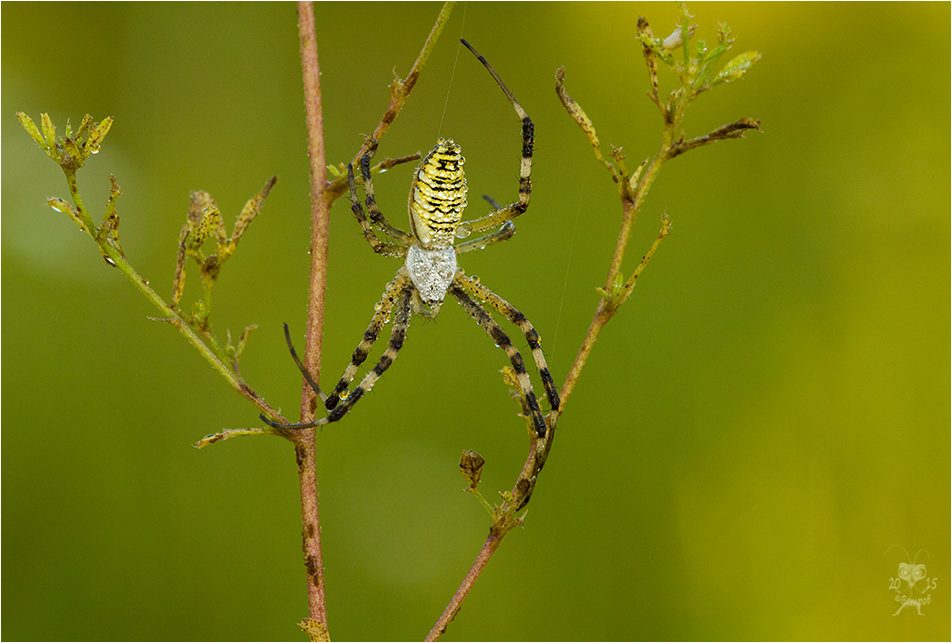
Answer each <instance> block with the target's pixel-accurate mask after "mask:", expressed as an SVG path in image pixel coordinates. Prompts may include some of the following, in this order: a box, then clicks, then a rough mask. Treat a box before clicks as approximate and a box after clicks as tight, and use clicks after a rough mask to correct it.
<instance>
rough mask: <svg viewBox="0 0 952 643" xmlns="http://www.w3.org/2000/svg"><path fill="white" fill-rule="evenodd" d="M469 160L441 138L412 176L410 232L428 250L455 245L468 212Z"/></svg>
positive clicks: (450, 143)
mask: <svg viewBox="0 0 952 643" xmlns="http://www.w3.org/2000/svg"><path fill="white" fill-rule="evenodd" d="M465 162H466V160H465V159H464V158H463V154H462V152H461V151H460V147H459V145H457V144H456V143H454V142H453V140H452V139H443V138H441V139H440V140H438V141H437V142H436V147H434V148H433V149H432V150H431V151H430V153H429V154H427V155H426V156H425V157H424V158H423V161H422V162H421V163H420V166H419V167H418V168H417V169H416V173H415V174H414V176H413V185H412V186H411V188H410V229H411V230H412V231H413V235H414V236H415V237H416V238H417V240H418V241H419V242H420V245H421V246H423V247H424V248H426V249H429V250H433V249H440V248H448V247H449V246H451V245H453V241H454V239H455V238H456V230H457V229H458V228H459V224H460V220H461V219H462V217H463V210H464V209H465V208H466V176H465V175H464V174H463V163H465Z"/></svg>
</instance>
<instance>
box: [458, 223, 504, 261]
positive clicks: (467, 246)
mask: <svg viewBox="0 0 952 643" xmlns="http://www.w3.org/2000/svg"><path fill="white" fill-rule="evenodd" d="M514 234H516V224H515V223H513V222H512V221H506V222H505V223H503V224H502V225H501V226H500V227H499V229H498V230H496V231H495V232H493V233H492V234H487V235H485V236H483V237H477V238H476V239H470V240H469V241H464V242H463V243H457V244H456V245H455V246H453V247H454V248H456V254H458V255H461V254H463V253H464V252H472V251H473V250H482V249H483V248H485V247H486V246H491V245H493V244H494V243H499V242H500V241H507V240H508V239H512V235H514Z"/></svg>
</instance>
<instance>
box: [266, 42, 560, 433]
mask: <svg viewBox="0 0 952 643" xmlns="http://www.w3.org/2000/svg"><path fill="white" fill-rule="evenodd" d="M462 43H463V44H464V45H465V46H466V47H467V48H468V49H469V50H470V51H472V52H473V54H475V55H476V57H477V58H478V59H479V61H480V62H481V63H482V64H483V66H485V67H486V69H487V70H488V71H489V73H490V74H492V77H493V78H494V79H495V80H496V83H497V84H498V85H499V87H500V89H502V91H503V93H504V94H505V95H506V97H507V98H508V99H509V102H511V103H512V106H513V107H514V108H515V110H516V113H517V114H518V115H519V118H520V119H522V163H521V165H520V169H519V199H518V200H517V201H515V202H514V203H510V204H509V205H507V206H505V207H501V206H499V204H497V203H496V202H495V201H492V200H491V199H488V200H489V202H490V204H492V206H493V208H494V211H493V212H491V213H490V214H488V215H486V216H484V217H481V218H478V219H475V220H473V221H467V222H462V213H463V209H464V208H465V207H466V177H465V176H464V174H463V163H464V162H465V161H464V159H463V155H462V153H461V151H460V147H459V145H457V144H456V143H454V142H453V141H452V140H451V139H442V138H441V139H439V140H438V141H437V143H436V147H434V148H433V150H432V151H430V153H429V154H427V155H426V156H425V157H424V158H423V160H422V161H421V162H420V165H419V167H417V169H416V171H415V173H414V177H413V185H412V186H411V188H410V203H409V209H410V232H409V233H408V232H405V231H403V230H401V229H399V228H396V227H394V226H393V225H391V224H390V223H389V222H388V221H387V219H386V218H385V217H384V215H383V213H382V212H380V210H379V208H378V207H377V201H376V199H375V198H374V188H373V181H372V180H371V176H370V159H371V157H372V156H373V154H374V152H375V151H376V142H374V143H373V145H372V146H371V149H370V150H369V151H368V152H367V154H365V155H364V156H363V157H362V158H361V159H360V174H361V178H362V179H363V185H364V192H365V199H364V203H365V205H366V208H367V212H366V214H365V213H364V208H363V207H362V206H361V203H360V201H359V200H358V198H357V189H356V181H355V177H354V168H353V166H348V168H347V171H348V172H347V174H348V177H347V178H348V182H349V184H350V201H351V209H352V210H353V212H354V216H355V217H356V218H357V221H358V223H359V224H360V227H361V229H362V230H363V234H364V238H365V239H366V240H367V243H369V244H370V247H371V248H373V250H374V252H376V253H378V254H382V255H385V256H392V257H402V258H404V264H403V266H402V267H401V268H400V269H399V270H398V271H397V274H396V277H394V279H393V281H391V282H390V283H388V284H387V287H386V289H385V290H384V293H383V297H382V298H381V299H380V301H379V302H378V303H377V305H376V306H375V307H374V310H375V312H374V316H373V319H372V320H371V322H370V325H369V326H368V327H367V330H366V331H365V332H364V338H363V341H361V342H360V344H359V345H358V346H357V348H356V350H354V354H353V357H352V358H351V361H350V365H348V366H347V368H346V370H345V371H344V374H343V375H342V376H341V378H340V381H339V382H338V383H337V385H336V386H335V387H334V390H333V391H331V393H330V394H329V395H325V394H324V393H323V392H322V391H321V389H320V387H319V386H318V385H317V383H316V382H315V381H314V379H313V378H312V377H311V375H310V374H309V373H308V372H307V369H306V368H304V366H303V364H301V361H300V360H299V359H298V357H297V355H296V354H295V352H294V348H293V346H291V340H290V336H289V335H288V332H287V326H285V336H286V337H287V339H288V346H289V348H290V350H291V355H292V357H293V358H294V361H295V363H297V365H298V368H300V369H301V372H302V373H303V374H304V377H305V379H306V380H307V381H308V383H309V384H310V386H311V388H313V389H314V391H315V392H316V393H317V394H318V396H319V397H320V398H321V399H322V400H323V401H324V405H325V407H326V408H327V409H328V411H330V412H329V413H328V414H327V416H325V417H323V418H320V419H317V420H314V421H313V422H306V423H300V424H279V423H275V422H273V421H272V420H269V419H268V418H266V417H264V416H262V419H263V420H264V421H265V422H267V423H268V424H269V425H271V426H274V427H277V428H285V429H302V428H309V427H313V426H319V425H323V424H327V423H329V422H335V421H337V420H339V419H341V418H342V417H343V416H344V415H345V414H346V413H347V412H348V411H350V409H352V408H353V407H354V405H355V404H356V403H357V401H358V400H360V398H361V397H363V396H364V394H365V393H367V392H368V391H370V390H371V389H372V388H373V386H374V384H376V383H377V380H378V379H379V378H380V376H381V375H383V373H384V371H386V370H387V369H388V368H389V367H390V365H391V364H392V363H393V360H394V359H396V357H397V353H398V352H399V351H400V348H401V347H402V346H403V341H404V338H405V336H406V332H407V327H408V326H409V324H410V316H411V314H420V315H424V316H427V317H434V316H435V315H436V314H437V312H439V310H440V307H441V306H442V304H443V299H444V298H445V297H446V294H447V293H449V294H450V295H452V296H453V297H455V298H456V299H457V300H458V301H459V303H460V304H461V305H462V307H463V309H464V310H465V311H466V312H467V313H469V315H470V316H471V317H472V318H473V319H474V320H475V321H476V323H477V324H478V325H479V326H481V327H482V328H483V330H485V331H486V333H487V334H488V335H489V336H490V337H491V338H492V339H493V341H494V342H495V343H496V345H497V346H499V347H500V348H502V349H503V350H504V351H506V354H507V355H508V356H509V360H510V362H511V363H512V368H513V371H515V375H516V380H517V381H518V385H519V388H520V389H521V390H520V392H521V395H522V402H523V407H524V408H525V409H526V410H527V412H528V414H529V416H530V418H531V420H532V425H533V427H534V428H535V430H536V432H537V433H538V435H539V436H540V437H544V436H545V434H546V424H545V420H544V418H543V416H542V411H541V410H540V409H539V403H538V401H537V400H536V396H535V393H534V392H533V389H532V382H531V381H530V379H529V375H528V373H527V372H526V367H525V364H524V362H523V359H522V356H521V355H520V354H519V351H518V350H516V348H515V347H514V346H513V345H512V342H511V341H510V340H509V336H508V335H506V333H505V331H504V330H503V329H502V327H501V326H500V325H499V324H498V323H496V321H495V320H494V319H493V318H492V316H491V315H490V313H489V312H488V311H487V310H486V309H485V308H484V307H483V303H486V304H489V306H490V307H491V308H492V309H494V310H496V311H498V312H499V313H501V314H502V315H504V316H505V317H506V318H507V319H509V321H511V322H512V323H513V324H515V325H516V326H518V327H519V330H520V331H522V333H523V334H524V335H525V337H526V341H527V342H528V344H529V349H530V350H531V351H532V358H533V360H534V361H535V363H536V366H537V367H538V369H539V375H540V378H541V380H542V385H543V386H544V387H545V393H546V396H547V397H548V401H549V406H550V407H551V408H552V410H557V409H558V408H559V394H558V391H557V390H556V388H555V384H554V383H553V381H552V376H551V375H550V374H549V369H548V367H547V366H546V362H545V356H544V355H543V354H542V349H541V348H540V337H539V333H537V332H536V330H535V328H533V327H532V324H531V323H530V322H529V320H528V319H526V317H525V315H523V314H522V313H521V312H519V311H518V310H517V309H516V308H515V307H513V306H512V305H510V304H509V303H508V302H507V301H506V300H505V299H503V298H502V297H500V296H499V295H497V294H495V293H494V292H492V291H491V290H489V289H488V288H486V287H485V286H483V285H482V284H481V283H480V282H479V280H478V279H477V278H475V277H469V276H467V275H466V274H465V273H464V272H463V271H462V270H460V269H458V268H457V265H456V256H457V255H458V254H462V253H464V252H469V251H471V250H482V249H483V248H485V247H486V246H488V245H490V244H494V243H498V242H500V241H505V240H506V239H509V238H510V237H512V235H513V233H514V232H515V225H514V224H513V222H512V219H514V218H515V217H517V216H519V215H520V214H522V213H523V212H525V211H526V209H527V208H528V207H529V196H530V193H531V191H532V184H531V181H530V172H531V169H532V146H533V137H534V135H533V125H532V120H530V118H529V115H528V114H527V113H526V111H525V110H524V109H523V108H522V106H521V105H520V104H519V103H518V101H516V99H515V98H514V97H513V95H512V93H511V92H510V91H509V89H508V88H507V87H506V85H505V84H504V83H503V82H502V80H501V79H500V78H499V76H498V75H497V74H496V72H495V71H493V69H492V67H490V66H489V63H488V62H486V59H485V58H483V57H482V56H481V55H480V54H479V53H478V52H477V51H476V50H475V49H473V47H472V46H471V45H470V44H469V43H467V42H466V41H465V40H463V41H462ZM490 229H495V231H493V232H490V233H488V234H484V235H483V236H478V237H477V238H475V239H472V240H469V241H463V242H460V243H456V244H455V245H454V242H455V241H456V239H457V238H459V239H463V238H465V237H468V236H469V235H470V234H472V233H474V232H475V233H479V232H483V231H488V230H490ZM378 231H379V232H382V233H383V234H385V235H386V237H388V238H389V239H390V240H389V241H385V240H382V239H381V238H380V236H378ZM391 317H392V319H393V329H392V331H391V333H390V344H389V346H387V349H386V350H385V351H384V353H383V355H382V356H381V357H380V360H379V361H378V362H377V364H376V366H374V367H373V369H371V370H370V371H368V372H367V373H366V374H365V375H364V377H363V379H362V380H361V381H360V383H359V384H358V385H357V387H356V388H354V389H353V390H351V389H350V384H351V382H352V381H353V379H354V377H355V375H356V374H357V369H358V367H359V366H360V365H361V364H362V363H363V362H364V360H366V359H367V356H368V355H369V353H370V349H371V347H372V346H373V344H374V342H376V341H377V338H378V336H379V334H380V331H381V329H382V328H383V326H384V324H386V323H387V321H388V320H389V319H390V318H391Z"/></svg>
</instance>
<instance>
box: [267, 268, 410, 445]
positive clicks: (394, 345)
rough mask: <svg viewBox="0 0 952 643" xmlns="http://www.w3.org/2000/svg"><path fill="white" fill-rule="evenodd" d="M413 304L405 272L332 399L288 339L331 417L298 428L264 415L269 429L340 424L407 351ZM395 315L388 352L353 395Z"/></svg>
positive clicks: (391, 287)
mask: <svg viewBox="0 0 952 643" xmlns="http://www.w3.org/2000/svg"><path fill="white" fill-rule="evenodd" d="M412 301H413V284H412V283H410V280H409V278H408V277H407V275H406V272H405V271H404V270H402V269H401V270H400V272H398V273H397V277H396V279H394V280H393V281H391V282H390V283H389V284H387V289H386V290H385V291H384V295H383V298H381V300H380V302H379V303H378V304H377V306H376V307H375V313H374V316H373V319H371V321H370V325H369V326H368V327H367V330H366V331H365V332H364V338H363V340H361V342H360V344H358V346H357V348H356V349H355V350H354V353H353V355H352V357H351V361H350V364H348V366H347V368H346V369H345V370H344V374H343V375H342V376H341V379H340V381H338V383H337V385H336V386H335V387H334V390H333V391H332V392H331V394H330V395H324V393H323V392H322V391H321V389H320V387H319V386H318V385H317V383H316V382H315V381H314V379H313V377H312V376H311V374H310V373H309V372H308V371H307V369H306V368H305V367H304V365H303V364H302V363H301V361H300V360H299V359H298V358H297V354H296V353H295V351H294V347H293V346H291V341H290V338H288V346H289V348H290V350H291V355H292V357H293V358H294V363H295V364H297V366H298V368H299V369H300V370H301V373H302V374H303V375H304V378H305V380H306V381H307V382H308V384H309V385H310V386H311V388H312V389H313V390H314V392H315V393H317V395H318V396H319V397H320V398H321V399H322V400H323V401H324V406H325V407H326V408H327V409H328V410H330V413H328V414H327V416H326V417H323V418H318V419H315V420H313V421H311V422H301V423H297V424H282V423H280V422H274V421H273V420H270V419H269V418H267V417H265V416H264V415H261V416H260V417H261V419H262V420H263V421H264V422H265V423H266V424H268V425H269V426H273V427H275V428H281V429H306V428H310V427H315V426H322V425H324V424H328V423H330V422H336V421H337V420H339V419H341V418H342V417H343V416H344V415H346V414H347V412H348V411H350V409H351V408H353V406H354V405H355V404H356V403H357V402H358V401H359V400H360V398H361V397H363V395H364V393H366V392H367V391H369V390H370V389H372V388H373V386H374V384H376V382H377V380H378V379H379V378H380V376H381V375H383V373H384V372H385V371H386V370H387V369H388V368H390V365H391V364H392V363H393V361H394V360H395V359H396V358H397V353H399V351H400V349H401V348H402V347H403V341H404V338H405V337H406V331H407V327H408V326H409V325H410V312H411V305H412ZM391 313H392V314H393V329H392V331H391V333H390V343H389V345H388V346H387V349H386V350H385V351H384V353H383V355H381V356H380V359H379V360H378V361H377V364H376V365H375V366H374V367H373V368H372V369H371V370H370V371H368V372H367V373H366V374H365V375H364V377H363V379H361V381H360V383H359V384H358V385H357V387H356V388H355V389H354V390H353V391H349V386H350V382H351V381H353V379H354V376H355V375H356V373H357V369H358V367H359V366H360V365H361V364H362V363H363V362H364V361H365V360H366V359H367V356H368V354H369V353H370V349H371V348H372V347H373V344H374V343H375V342H376V341H377V338H378V337H379V334H380V330H381V329H382V328H383V326H384V324H386V322H387V320H388V319H389V317H390V315H391ZM345 391H349V393H347V394H345Z"/></svg>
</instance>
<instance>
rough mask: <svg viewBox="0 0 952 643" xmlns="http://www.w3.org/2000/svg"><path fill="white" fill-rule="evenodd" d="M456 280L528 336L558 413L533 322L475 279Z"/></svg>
mask: <svg viewBox="0 0 952 643" xmlns="http://www.w3.org/2000/svg"><path fill="white" fill-rule="evenodd" d="M504 227H505V226H504ZM456 280H457V281H458V282H459V283H460V284H461V285H462V286H463V287H464V288H466V289H467V290H468V291H469V292H471V293H472V294H474V295H476V297H477V299H479V300H482V301H485V302H487V303H488V304H489V305H490V306H492V307H493V308H495V309H496V310H498V311H499V312H500V313H502V314H503V315H505V317H506V319H508V320H509V321H511V322H512V323H513V324H515V325H516V326H518V327H519V330H521V331H522V333H523V334H524V335H525V336H526V343H528V344H529V350H530V351H532V359H533V360H534V361H535V364H536V368H538V369H539V378H540V379H541V380H542V386H543V388H545V395H546V397H547V398H548V399H549V407H550V408H551V409H552V410H553V411H558V410H559V404H560V401H559V391H558V389H557V388H556V387H555V382H554V381H553V380H552V374H551V373H549V366H548V364H547V363H546V361H545V355H544V354H543V352H542V337H541V336H540V335H539V333H538V331H536V329H535V328H534V327H533V326H532V322H530V321H529V320H528V319H526V316H525V315H523V314H522V313H521V312H519V310H518V309H517V308H516V307H515V306H513V305H512V304H510V303H509V302H508V301H506V300H505V299H503V298H502V297H500V296H499V295H497V294H496V293H494V292H493V291H492V290H490V289H489V288H487V287H486V286H484V285H482V284H481V283H479V282H478V281H476V280H475V279H472V278H470V277H467V276H466V275H465V274H463V273H462V272H459V273H457V274H456Z"/></svg>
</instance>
